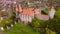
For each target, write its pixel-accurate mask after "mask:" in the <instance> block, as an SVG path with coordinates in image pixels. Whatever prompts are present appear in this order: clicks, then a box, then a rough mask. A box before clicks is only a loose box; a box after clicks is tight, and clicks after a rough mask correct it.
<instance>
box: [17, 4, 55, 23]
mask: <svg viewBox="0 0 60 34" xmlns="http://www.w3.org/2000/svg"><path fill="white" fill-rule="evenodd" d="M54 14H55V10H54V7H53V6H52V7H51V9H50V11H49V13H48V15H45V14H41V9H40V8H23V9H22V7H21V4H18V5H16V18H20V20H21V21H22V22H25V23H28V22H32V19H34V18H37V19H40V20H49V19H53V18H54ZM17 15H18V16H17Z"/></svg>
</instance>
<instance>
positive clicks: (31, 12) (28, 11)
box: [23, 8, 34, 15]
mask: <svg viewBox="0 0 60 34" xmlns="http://www.w3.org/2000/svg"><path fill="white" fill-rule="evenodd" d="M33 9H34V8H24V9H23V14H24V15H31V14H33V13H34V11H33Z"/></svg>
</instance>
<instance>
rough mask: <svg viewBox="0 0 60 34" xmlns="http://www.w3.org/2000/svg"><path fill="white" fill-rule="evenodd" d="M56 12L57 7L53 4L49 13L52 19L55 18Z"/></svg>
mask: <svg viewBox="0 0 60 34" xmlns="http://www.w3.org/2000/svg"><path fill="white" fill-rule="evenodd" d="M54 14H55V9H54V7H53V6H52V7H51V9H50V11H49V13H48V15H49V17H50V19H53V18H54Z"/></svg>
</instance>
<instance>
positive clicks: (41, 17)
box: [37, 14, 49, 20]
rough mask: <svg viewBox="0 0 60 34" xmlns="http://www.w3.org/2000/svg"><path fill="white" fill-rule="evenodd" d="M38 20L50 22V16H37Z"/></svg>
mask: <svg viewBox="0 0 60 34" xmlns="http://www.w3.org/2000/svg"><path fill="white" fill-rule="evenodd" d="M37 17H38V19H41V20H49V16H48V15H44V14H37Z"/></svg>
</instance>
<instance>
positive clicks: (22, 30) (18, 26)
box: [0, 23, 39, 34]
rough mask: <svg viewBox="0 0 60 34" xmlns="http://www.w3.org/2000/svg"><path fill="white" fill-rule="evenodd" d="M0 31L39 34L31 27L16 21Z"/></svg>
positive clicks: (9, 33)
mask: <svg viewBox="0 0 60 34" xmlns="http://www.w3.org/2000/svg"><path fill="white" fill-rule="evenodd" d="M0 32H1V33H3V34H39V32H36V31H34V30H33V29H32V28H31V27H29V26H27V25H24V24H22V23H17V24H16V25H14V26H13V27H12V28H11V29H9V30H7V29H5V30H4V31H0Z"/></svg>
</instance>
